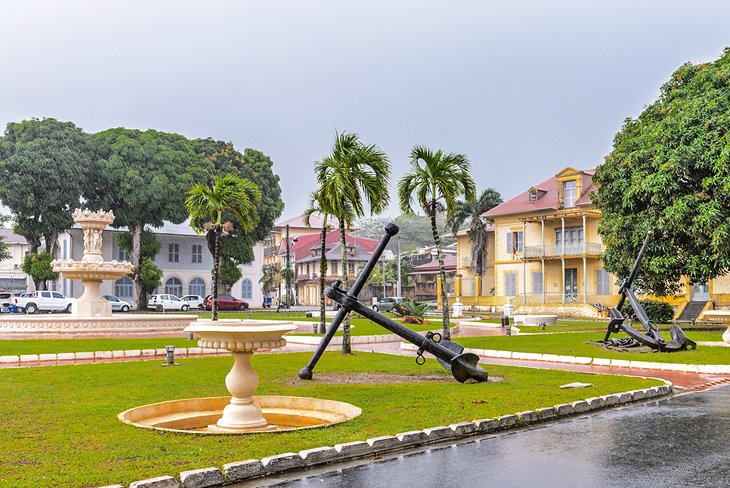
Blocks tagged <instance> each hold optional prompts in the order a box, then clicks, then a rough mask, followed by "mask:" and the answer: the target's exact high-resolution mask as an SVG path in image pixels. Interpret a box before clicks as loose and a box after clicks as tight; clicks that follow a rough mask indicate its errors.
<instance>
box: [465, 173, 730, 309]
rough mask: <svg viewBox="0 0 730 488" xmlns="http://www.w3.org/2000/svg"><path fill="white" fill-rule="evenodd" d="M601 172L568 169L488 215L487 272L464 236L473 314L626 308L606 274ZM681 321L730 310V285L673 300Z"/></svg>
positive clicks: (724, 280) (720, 282)
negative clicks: (596, 178)
mask: <svg viewBox="0 0 730 488" xmlns="http://www.w3.org/2000/svg"><path fill="white" fill-rule="evenodd" d="M593 172H594V170H593V169H588V170H576V169H574V168H565V169H564V170H563V171H561V172H560V173H558V174H557V175H555V176H554V177H552V178H550V179H548V180H547V181H544V182H542V183H540V184H538V185H536V186H533V187H531V188H529V189H528V190H527V191H525V192H523V193H521V194H519V195H517V196H516V197H514V198H511V199H509V200H507V201H506V202H504V203H502V204H501V205H499V206H497V207H495V208H493V209H492V210H490V211H489V212H486V213H485V214H484V215H483V217H486V218H490V219H492V220H493V222H494V223H493V225H492V226H490V227H489V229H488V231H487V242H488V249H487V266H486V270H485V272H484V274H483V276H482V277H481V278H480V277H477V276H475V275H474V272H473V270H472V268H471V266H470V265H471V242H470V241H469V238H468V236H467V235H466V231H462V232H460V233H459V234H458V235H457V249H458V253H457V265H458V267H457V279H456V281H457V284H456V286H455V289H454V291H455V293H454V295H455V296H456V297H459V300H460V301H461V302H462V303H463V304H464V305H466V306H474V307H476V308H478V309H491V308H493V309H494V310H497V309H501V307H503V306H504V305H505V304H506V303H510V304H511V305H512V306H513V309H515V310H518V309H519V311H520V312H523V313H552V314H557V315H560V316H575V317H596V316H600V315H601V312H600V310H601V309H602V308H603V307H607V306H613V305H615V304H616V302H617V300H618V285H617V282H618V279H617V278H616V277H615V276H612V275H611V274H610V273H608V272H606V271H605V270H604V269H603V263H602V261H601V254H602V253H603V251H604V247H603V244H602V242H601V237H600V235H599V234H598V220H599V218H600V212H599V211H598V210H597V209H596V208H595V207H594V206H593V203H592V202H591V193H592V192H593V191H594V189H595V187H594V186H593ZM665 300H666V301H668V302H669V303H670V304H672V305H673V306H675V309H676V314H675V318H678V319H680V320H694V319H697V318H701V313H702V312H703V311H705V310H707V309H709V308H713V307H714V308H726V307H730V277H728V276H724V277H721V278H718V279H715V280H712V281H711V282H710V283H709V284H707V285H694V286H689V283H688V282H686V283H685V284H684V286H683V287H682V290H681V294H680V295H678V296H675V297H672V298H668V299H665Z"/></svg>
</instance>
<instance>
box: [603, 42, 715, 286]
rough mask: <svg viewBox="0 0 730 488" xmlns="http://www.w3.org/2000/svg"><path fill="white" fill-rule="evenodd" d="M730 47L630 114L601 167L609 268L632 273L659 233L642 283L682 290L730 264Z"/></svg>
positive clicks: (682, 72)
mask: <svg viewBox="0 0 730 488" xmlns="http://www.w3.org/2000/svg"><path fill="white" fill-rule="evenodd" d="M729 94H730V49H726V50H725V52H724V54H723V55H722V57H720V59H718V60H717V61H715V62H712V63H704V64H697V65H693V64H689V63H688V64H685V65H683V66H681V67H680V68H679V69H678V70H677V71H675V72H674V74H672V77H671V78H670V80H669V81H667V82H666V83H665V84H664V85H663V86H662V88H661V92H660V95H659V98H658V99H657V100H656V101H655V102H654V103H652V104H650V105H648V106H647V107H646V108H645V109H644V111H643V112H642V113H641V114H640V115H639V117H638V118H636V119H626V121H625V122H624V125H623V127H622V128H621V130H620V131H619V132H618V134H616V136H615V137H614V142H613V149H612V151H611V153H610V154H609V155H608V156H607V157H606V159H605V162H604V163H603V164H602V165H601V166H599V167H598V168H597V170H596V173H595V177H594V182H595V183H597V185H598V191H597V192H596V193H595V194H594V195H593V202H594V203H595V204H596V205H597V206H598V208H600V209H601V212H602V216H601V221H600V225H599V232H600V234H601V237H602V238H603V242H604V244H605V246H606V252H605V254H604V256H603V261H604V264H605V267H606V269H608V270H609V271H611V272H612V273H614V274H616V275H618V276H625V275H627V274H628V272H629V270H630V268H631V264H632V262H633V260H634V259H635V256H636V254H637V252H638V250H639V248H640V246H641V242H642V241H643V239H644V237H645V235H646V233H647V231H649V230H652V231H654V240H653V243H652V244H651V245H650V246H649V248H648V250H647V254H646V256H645V258H644V262H643V263H642V267H641V274H640V276H639V277H638V279H637V286H638V287H640V288H642V289H643V290H644V291H646V292H652V293H655V294H657V295H668V294H674V293H676V292H678V291H679V289H680V286H681V285H680V283H681V280H682V277H683V276H689V278H690V280H691V281H692V282H695V283H697V282H704V281H706V280H708V279H711V278H714V277H716V276H720V275H723V274H725V273H727V272H728V271H729V270H730V95H729Z"/></svg>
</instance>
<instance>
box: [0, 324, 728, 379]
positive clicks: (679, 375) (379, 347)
mask: <svg viewBox="0 0 730 488" xmlns="http://www.w3.org/2000/svg"><path fill="white" fill-rule="evenodd" d="M68 337H69V336H68V334H65V335H64V334H43V338H44V339H60V338H68ZM153 337H160V338H167V337H187V334H184V333H180V332H148V333H144V332H142V333H140V332H135V333H130V332H127V333H124V332H123V333H109V334H98V333H97V334H90V335H83V334H78V335H74V338H78V339H82V338H115V339H122V338H123V339H132V338H153ZM38 338H39V337H38V334H13V335H12V336H9V335H6V334H4V335H3V336H2V339H38ZM314 348H315V346H311V345H306V344H288V345H287V346H286V347H284V348H281V349H275V350H273V351H271V352H273V353H287V352H312V351H314ZM353 349H354V350H357V351H365V352H371V351H372V352H379V353H384V354H395V355H399V356H411V357H414V358H415V353H414V352H413V351H408V350H403V349H401V348H400V342H385V343H376V344H362V345H353ZM327 350H328V351H339V350H340V346H330V347H328V348H327ZM78 352H85V351H78ZM176 357H178V358H181V357H182V358H184V357H188V356H187V355H180V354H178V355H176ZM190 357H200V355H199V354H194V355H191V356H190ZM143 360H160V358H158V357H155V358H150V357H148V356H147V357H145V356H141V357H131V358H129V357H126V358H103V359H77V360H70V361H63V360H62V361H58V360H55V361H39V362H34V363H21V364H12V363H11V364H0V369H7V368H18V367H38V366H55V365H64V364H90V363H101V362H125V361H143ZM414 361H415V360H414ZM480 364H486V365H489V364H496V365H504V366H521V367H527V368H538V369H557V370H563V371H577V372H582V373H600V374H615V375H626V376H646V377H652V378H661V379H665V380H669V381H671V382H672V384H673V385H674V386H675V387H676V388H679V389H682V390H703V389H706V388H712V387H715V386H720V385H724V384H730V375H723V374H702V373H686V372H680V371H662V370H655V369H651V370H650V369H637V368H617V367H612V366H594V365H581V364H567V363H555V362H550V361H529V360H520V359H502V358H491V357H481V360H480ZM302 366H304V364H302ZM414 366H415V363H414ZM314 374H315V375H316V374H317V369H316V368H315V370H314Z"/></svg>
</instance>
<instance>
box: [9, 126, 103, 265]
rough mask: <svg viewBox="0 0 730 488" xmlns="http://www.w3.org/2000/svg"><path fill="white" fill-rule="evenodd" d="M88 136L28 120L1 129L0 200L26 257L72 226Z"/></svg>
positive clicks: (86, 164)
mask: <svg viewBox="0 0 730 488" xmlns="http://www.w3.org/2000/svg"><path fill="white" fill-rule="evenodd" d="M93 163H94V156H93V150H92V146H91V142H90V136H89V135H88V134H86V133H85V132H84V131H82V130H81V129H80V128H78V127H76V126H75V125H74V124H72V123H71V122H61V121H58V120H56V119H51V118H47V119H30V120H24V121H22V122H12V123H9V124H8V125H7V128H6V129H5V135H4V136H3V137H0V200H1V201H2V202H3V204H4V205H7V206H8V207H9V208H10V210H12V213H13V220H14V224H15V225H14V230H15V232H16V233H18V234H20V235H22V236H23V237H25V239H26V240H27V241H28V244H29V246H30V251H31V253H35V252H37V250H38V248H39V247H40V245H41V241H42V240H45V242H46V246H47V247H48V250H49V251H51V252H52V251H53V249H54V247H55V245H56V239H57V236H58V234H60V233H61V232H63V231H65V230H67V229H69V228H70V227H71V226H72V225H73V220H72V219H71V212H72V211H73V209H74V208H77V207H79V205H80V197H81V196H82V195H83V194H85V193H86V191H87V190H88V186H89V185H90V181H91V175H92V174H93V171H92V167H93Z"/></svg>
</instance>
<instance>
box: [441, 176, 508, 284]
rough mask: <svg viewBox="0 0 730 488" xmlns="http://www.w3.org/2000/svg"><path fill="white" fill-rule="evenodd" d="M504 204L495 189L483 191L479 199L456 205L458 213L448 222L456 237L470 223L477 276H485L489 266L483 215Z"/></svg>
mask: <svg viewBox="0 0 730 488" xmlns="http://www.w3.org/2000/svg"><path fill="white" fill-rule="evenodd" d="M500 203H502V195H500V194H499V192H498V191H497V190H495V189H494V188H487V189H486V190H483V191H482V192H481V193H480V194H479V196H478V197H476V198H473V199H471V200H460V201H459V202H457V203H456V211H455V212H454V213H453V215H451V218H450V219H449V220H448V222H446V225H448V226H449V227H450V228H451V232H452V234H454V236H455V235H456V233H457V232H458V231H459V229H460V228H461V227H462V226H463V225H464V223H466V222H469V230H468V231H467V236H468V237H469V241H470V242H471V269H472V270H473V271H474V274H475V275H477V276H482V275H483V274H484V269H485V267H486V264H487V225H488V223H487V221H485V220H484V219H482V214H484V213H485V212H488V211H489V210H491V209H493V208H494V207H496V206H497V205H499V204H500Z"/></svg>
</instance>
